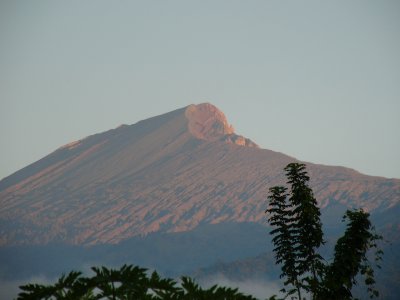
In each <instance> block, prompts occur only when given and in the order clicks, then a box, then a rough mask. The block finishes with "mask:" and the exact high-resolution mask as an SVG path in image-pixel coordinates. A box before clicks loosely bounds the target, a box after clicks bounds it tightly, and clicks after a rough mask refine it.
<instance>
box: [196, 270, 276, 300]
mask: <svg viewBox="0 0 400 300" xmlns="http://www.w3.org/2000/svg"><path fill="white" fill-rule="evenodd" d="M200 284H201V285H202V286H203V287H205V288H209V287H211V286H213V285H215V284H218V285H219V286H225V287H231V288H238V289H239V291H240V292H241V293H243V294H247V295H252V296H254V297H256V298H258V299H266V298H268V297H270V296H272V295H280V292H279V290H280V289H281V286H280V284H279V283H278V282H276V281H268V280H263V279H250V280H243V281H239V280H238V281H236V280H230V279H228V278H226V277H225V276H224V275H215V276H210V277H207V278H204V279H202V280H201V281H200Z"/></svg>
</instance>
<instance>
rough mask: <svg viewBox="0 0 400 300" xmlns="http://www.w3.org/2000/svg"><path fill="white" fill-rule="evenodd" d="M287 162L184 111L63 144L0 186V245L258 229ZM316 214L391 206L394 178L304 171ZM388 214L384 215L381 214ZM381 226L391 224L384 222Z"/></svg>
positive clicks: (399, 186) (216, 114)
mask: <svg viewBox="0 0 400 300" xmlns="http://www.w3.org/2000/svg"><path fill="white" fill-rule="evenodd" d="M292 161H296V160H295V159H294V158H292V157H289V156H286V155H284V154H281V153H277V152H274V151H270V150H265V149H260V148H259V147H258V146H257V145H256V144H255V143H254V142H252V141H251V140H249V139H246V138H245V137H243V136H240V135H237V134H236V133H235V132H234V129H233V127H232V126H231V125H229V124H228V122H227V120H226V118H225V116H224V114H223V113H222V112H221V111H219V110H218V109H217V108H216V107H215V106H213V105H211V104H207V103H206V104H199V105H190V106H188V107H185V108H182V109H178V110H175V111H173V112H170V113H167V114H164V115H161V116H157V117H153V118H150V119H146V120H144V121H140V122H138V123H136V124H133V125H129V126H128V125H122V126H120V127H118V128H116V129H113V130H109V131H107V132H103V133H100V134H96V135H92V136H89V137H87V138H85V139H82V140H79V141H76V142H73V143H70V144H67V145H65V146H63V147H61V148H59V149H57V150H56V151H55V152H53V153H51V154H49V155H48V156H46V157H44V158H43V159H41V160H39V161H37V162H35V163H33V164H31V165H29V166H27V167H25V168H24V169H22V170H20V171H18V172H16V173H14V174H12V175H10V176H9V177H6V178H4V179H3V180H1V181H0V233H1V234H0V245H18V244H25V245H27V244H30V245H35V244H36V245H43V244H47V243H53V242H57V243H66V244H76V245H97V244H109V243H111V244H117V243H120V242H121V241H123V240H127V239H130V238H132V237H135V236H141V235H147V234H149V233H152V232H183V231H190V230H193V229H195V228H196V227H198V226H199V225H204V224H218V223H224V222H257V223H261V224H264V223H265V216H264V211H265V208H266V194H267V192H268V188H269V187H270V186H272V185H276V184H283V183H284V176H283V171H282V169H283V167H284V166H285V165H286V164H288V163H289V162H292ZM307 165H308V170H309V173H310V176H311V178H312V187H313V188H314V191H315V194H316V198H317V199H318V200H319V201H320V205H321V207H323V208H325V207H332V206H335V205H336V206H337V205H339V206H343V207H363V208H365V209H366V210H369V211H371V212H373V213H377V214H378V213H379V214H381V215H382V216H383V217H382V218H383V219H384V218H385V216H386V212H390V211H391V209H393V208H396V207H397V209H398V207H399V199H400V180H398V179H386V178H381V177H372V176H366V175H362V174H360V173H358V172H356V171H354V170H351V169H347V168H343V167H329V166H322V165H316V164H307ZM389 215H390V214H389ZM388 218H389V219H390V220H389V219H388V221H387V222H384V221H383V222H382V226H384V227H386V228H388V226H395V227H396V226H398V221H396V220H395V219H394V218H392V217H388Z"/></svg>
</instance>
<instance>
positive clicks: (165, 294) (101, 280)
mask: <svg viewBox="0 0 400 300" xmlns="http://www.w3.org/2000/svg"><path fill="white" fill-rule="evenodd" d="M92 270H93V272H94V276H92V277H83V276H82V273H81V272H75V271H72V272H70V273H69V274H68V275H67V276H65V275H63V276H61V278H60V279H59V280H58V281H57V282H56V283H55V284H54V285H47V286H45V285H40V284H27V285H24V286H21V287H20V289H21V290H22V292H21V293H19V295H18V299H19V300H42V299H43V300H45V299H46V300H49V299H57V300H77V299H80V300H94V299H110V300H122V299H123V300H133V299H135V300H157V299H158V300H159V299H164V300H207V299H215V300H229V299H231V300H257V299H256V298H254V297H252V296H247V295H244V294H242V293H240V292H239V291H238V289H232V288H226V287H219V286H217V285H214V286H212V287H211V288H209V289H203V288H201V287H200V286H199V285H198V284H197V283H196V282H195V281H194V280H193V279H191V278H189V277H182V278H181V281H182V282H181V284H180V285H179V284H178V283H177V282H176V281H174V280H172V279H169V278H161V277H160V276H159V275H158V273H157V272H153V273H152V274H151V275H150V277H149V276H147V270H146V269H143V268H139V267H136V266H135V267H134V266H131V265H130V266H127V265H124V266H122V267H121V268H120V269H119V270H114V269H108V268H106V267H93V268H92Z"/></svg>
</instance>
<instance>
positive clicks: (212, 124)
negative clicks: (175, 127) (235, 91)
mask: <svg viewBox="0 0 400 300" xmlns="http://www.w3.org/2000/svg"><path fill="white" fill-rule="evenodd" d="M185 116H186V117H187V119H188V121H189V123H188V127H189V131H190V132H191V133H192V134H193V136H194V137H196V138H198V139H203V140H208V141H215V140H220V141H223V142H226V143H229V144H236V145H239V146H248V147H258V146H257V144H256V143H254V142H252V141H251V140H250V139H247V138H245V137H243V136H241V135H237V134H236V133H235V130H234V128H233V126H232V125H229V123H228V121H227V119H226V117H225V115H224V113H223V112H222V111H220V110H219V109H218V108H217V107H215V106H214V105H212V104H210V103H202V104H198V105H194V104H192V105H190V106H188V107H187V109H186V112H185Z"/></svg>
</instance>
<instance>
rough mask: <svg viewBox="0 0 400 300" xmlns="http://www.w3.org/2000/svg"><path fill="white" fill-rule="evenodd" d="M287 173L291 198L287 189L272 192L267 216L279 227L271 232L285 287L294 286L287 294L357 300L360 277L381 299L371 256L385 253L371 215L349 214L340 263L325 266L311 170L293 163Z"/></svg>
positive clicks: (339, 244)
mask: <svg viewBox="0 0 400 300" xmlns="http://www.w3.org/2000/svg"><path fill="white" fill-rule="evenodd" d="M284 170H285V171H286V177H287V179H288V180H287V183H288V184H289V185H290V193H287V190H288V188H286V187H283V186H275V187H272V188H270V190H269V196H268V200H269V208H268V209H267V210H266V213H268V215H269V218H268V222H269V223H270V225H271V226H272V227H273V230H272V231H271V232H270V233H271V235H273V236H274V237H273V239H272V242H273V244H274V246H275V248H274V250H273V251H274V252H275V258H276V263H277V264H281V265H282V266H281V270H282V273H281V278H282V277H285V278H286V280H285V281H284V285H285V286H288V285H290V286H293V288H291V289H290V290H289V291H286V290H285V289H283V291H284V292H285V293H286V296H285V298H286V297H287V296H289V295H293V294H295V293H296V292H297V299H299V300H302V299H303V298H302V291H304V292H306V293H311V298H312V299H327V300H328V299H353V298H352V293H351V288H352V287H353V285H354V284H356V280H355V278H356V276H357V275H358V274H359V273H360V274H361V275H364V276H365V283H366V285H367V287H368V288H367V290H368V292H369V294H370V297H371V298H373V297H375V296H378V291H377V290H375V289H374V288H373V284H374V283H375V280H374V272H373V268H372V267H371V264H370V263H369V260H368V258H367V252H368V250H370V249H372V248H376V249H377V252H376V260H378V261H379V260H380V259H381V255H382V254H383V253H382V251H381V250H379V249H378V248H377V243H376V242H377V241H378V240H380V239H381V237H380V236H379V235H377V234H375V233H374V231H373V230H374V228H373V227H372V226H371V223H370V221H369V214H368V213H366V212H364V211H362V210H359V211H347V212H346V214H345V216H344V220H346V219H348V220H349V224H348V225H347V229H346V232H345V234H344V236H343V237H341V238H340V239H339V240H338V241H337V244H336V246H335V255H334V261H333V262H332V263H331V264H327V263H325V262H324V260H323V258H322V257H321V255H320V254H319V253H318V252H317V251H318V248H319V247H320V246H321V245H322V244H323V243H324V241H323V232H322V224H321V221H320V215H321V213H320V210H319V208H318V206H317V201H316V199H315V198H314V195H313V192H312V189H311V188H310V187H309V185H308V182H309V180H310V178H309V176H308V175H307V172H306V166H305V165H304V164H300V163H290V164H288V165H287V166H286V167H285V169H284Z"/></svg>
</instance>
